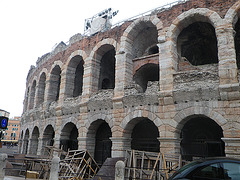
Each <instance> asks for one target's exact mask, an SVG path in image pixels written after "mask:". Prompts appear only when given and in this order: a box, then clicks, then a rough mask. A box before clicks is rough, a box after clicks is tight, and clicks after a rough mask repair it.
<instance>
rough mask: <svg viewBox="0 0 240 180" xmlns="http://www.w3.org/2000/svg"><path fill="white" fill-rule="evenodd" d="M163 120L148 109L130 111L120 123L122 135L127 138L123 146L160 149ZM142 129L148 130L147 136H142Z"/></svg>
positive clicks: (149, 149) (152, 149)
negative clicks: (160, 130) (160, 129)
mask: <svg viewBox="0 0 240 180" xmlns="http://www.w3.org/2000/svg"><path fill="white" fill-rule="evenodd" d="M161 125H163V122H162V120H160V118H159V117H158V116H157V115H155V114H154V113H152V112H150V111H147V110H135V111H133V112H131V113H129V114H128V115H127V116H126V117H125V118H124V119H123V121H122V123H121V124H120V127H121V128H122V129H123V134H122V137H124V138H125V139H126V140H125V141H124V142H123V147H125V148H127V149H130V148H135V149H137V150H144V151H153V152H158V151H160V143H159V139H158V138H159V137H160V132H159V128H160V126H161ZM141 129H144V130H146V137H145V135H144V137H142V136H141V134H142V133H139V132H141Z"/></svg>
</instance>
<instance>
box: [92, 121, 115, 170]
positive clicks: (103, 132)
mask: <svg viewBox="0 0 240 180" xmlns="http://www.w3.org/2000/svg"><path fill="white" fill-rule="evenodd" d="M110 137H112V132H111V128H110V127H109V125H108V124H107V123H106V122H102V124H101V125H100V126H99V127H98V129H97V132H96V137H95V152H94V159H95V160H96V162H97V163H98V164H100V165H101V164H103V163H104V161H105V160H106V159H107V158H109V157H111V151H112V141H111V140H110Z"/></svg>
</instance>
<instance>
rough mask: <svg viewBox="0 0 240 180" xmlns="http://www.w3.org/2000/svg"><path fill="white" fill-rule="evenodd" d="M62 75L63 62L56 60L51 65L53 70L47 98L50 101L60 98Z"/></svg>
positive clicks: (50, 75) (49, 78)
mask: <svg viewBox="0 0 240 180" xmlns="http://www.w3.org/2000/svg"><path fill="white" fill-rule="evenodd" d="M61 75H62V62H61V61H55V62H54V64H53V65H52V67H51V71H50V74H49V77H48V80H49V89H48V95H47V100H48V101H49V102H53V101H57V100H58V99H59V95H60V85H61Z"/></svg>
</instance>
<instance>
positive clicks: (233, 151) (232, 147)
mask: <svg viewBox="0 0 240 180" xmlns="http://www.w3.org/2000/svg"><path fill="white" fill-rule="evenodd" d="M222 140H223V141H224V143H225V154H226V156H229V157H236V158H240V152H239V148H240V145H239V144H240V138H222Z"/></svg>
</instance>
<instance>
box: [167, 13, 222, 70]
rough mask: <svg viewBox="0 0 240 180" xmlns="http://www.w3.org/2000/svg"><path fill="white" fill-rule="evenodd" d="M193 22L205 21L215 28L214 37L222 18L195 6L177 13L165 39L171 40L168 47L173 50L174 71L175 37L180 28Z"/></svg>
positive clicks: (177, 57)
mask: <svg viewBox="0 0 240 180" xmlns="http://www.w3.org/2000/svg"><path fill="white" fill-rule="evenodd" d="M195 22H205V23H209V24H211V25H212V27H213V28H214V29H215V34H216V38H218V36H219V32H218V31H216V29H217V27H218V26H220V25H221V23H222V19H221V17H220V16H219V15H218V14H217V13H216V12H214V11H212V10H209V9H207V8H197V9H190V10H189V11H186V12H184V13H182V14H181V15H179V16H178V17H177V18H176V19H175V20H174V21H173V22H172V24H171V26H170V27H169V30H168V31H167V33H166V40H167V41H172V43H171V46H170V47H169V48H170V49H171V51H173V52H174V54H175V55H174V56H173V55H172V57H171V59H172V65H173V68H174V70H175V71H177V70H178V60H179V58H180V57H179V55H178V49H177V39H178V36H179V34H180V33H181V32H182V30H183V29H184V28H186V27H188V26H189V25H191V24H193V23H195Z"/></svg>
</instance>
